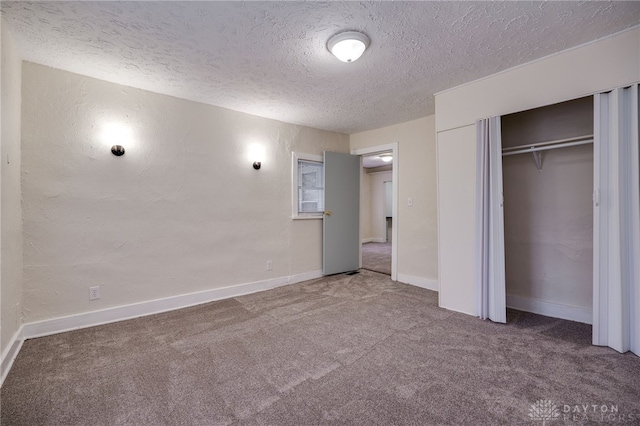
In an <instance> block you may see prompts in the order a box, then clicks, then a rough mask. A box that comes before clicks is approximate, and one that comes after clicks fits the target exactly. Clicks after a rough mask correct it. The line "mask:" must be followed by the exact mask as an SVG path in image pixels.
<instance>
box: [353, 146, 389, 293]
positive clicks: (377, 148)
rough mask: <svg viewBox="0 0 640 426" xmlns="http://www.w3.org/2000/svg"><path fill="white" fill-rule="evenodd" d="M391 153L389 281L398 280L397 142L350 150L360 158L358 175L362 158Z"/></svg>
mask: <svg viewBox="0 0 640 426" xmlns="http://www.w3.org/2000/svg"><path fill="white" fill-rule="evenodd" d="M388 151H391V152H392V153H393V165H392V169H391V176H392V179H393V184H392V185H391V186H392V188H393V195H392V199H391V203H392V204H393V205H392V208H393V227H392V228H391V279H392V280H393V281H397V280H398V170H399V169H400V162H399V158H398V142H393V143H389V144H384V145H376V146H371V147H366V148H359V149H352V150H351V154H352V155H359V156H360V173H362V156H366V155H371V154H376V153H379V152H388ZM360 194H361V196H360V214H362V180H360ZM359 256H360V267H362V227H361V228H360V254H359Z"/></svg>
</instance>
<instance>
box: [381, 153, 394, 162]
mask: <svg viewBox="0 0 640 426" xmlns="http://www.w3.org/2000/svg"><path fill="white" fill-rule="evenodd" d="M379 157H380V159H381V160H382V161H384V162H385V163H389V162H390V161H391V160H393V155H391V154H389V153H386V154H380V155H379Z"/></svg>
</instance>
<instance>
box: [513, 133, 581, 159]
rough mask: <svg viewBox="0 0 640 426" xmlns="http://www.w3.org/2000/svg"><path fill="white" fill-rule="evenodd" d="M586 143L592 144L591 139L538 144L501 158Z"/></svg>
mask: <svg viewBox="0 0 640 426" xmlns="http://www.w3.org/2000/svg"><path fill="white" fill-rule="evenodd" d="M588 143H593V138H591V139H583V140H580V141H576V142H565V143H555V144H553V145H543V146H540V144H538V146H535V145H534V146H532V147H531V148H523V149H519V150H516V151H509V152H503V153H502V156H503V157H505V156H507V155H516V154H526V153H531V152H538V151H547V150H550V149H557V148H566V147H568V146H576V145H586V144H588Z"/></svg>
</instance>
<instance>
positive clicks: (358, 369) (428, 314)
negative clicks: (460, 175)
mask: <svg viewBox="0 0 640 426" xmlns="http://www.w3.org/2000/svg"><path fill="white" fill-rule="evenodd" d="M508 317H509V322H508V324H507V325H499V324H494V323H491V322H488V321H481V320H479V319H477V318H473V317H470V316H467V315H463V314H459V313H456V312H451V311H447V310H444V309H441V308H438V307H437V294H436V293H434V292H432V291H429V290H424V289H421V288H417V287H412V286H409V285H405V284H400V283H394V282H392V281H391V280H390V279H389V277H387V276H386V275H382V274H378V273H375V272H369V271H364V270H363V271H361V272H360V273H359V274H356V275H352V276H347V275H336V276H331V277H326V278H322V279H317V280H312V281H307V282H304V283H299V284H295V285H290V286H285V287H281V288H277V289H274V290H270V291H265V292H261V293H257V294H253V295H247V296H243V297H237V298H234V299H229V300H224V301H219V302H213V303H209V304H205V305H200V306H196V307H192V308H188V309H183V310H179V311H174V312H169V313H164V314H159V315H154V316H149V317H144V318H139V319H135V320H130V321H124V322H119V323H115V324H110V325H104V326H99V327H92V328H88V329H83V330H77V331H72V332H67V333H63V334H58V335H53V336H49V337H43V338H38V339H32V340H28V341H26V342H25V343H24V346H23V347H22V350H21V352H20V354H19V356H18V357H17V359H16V361H15V364H14V366H13V369H12V370H11V372H10V373H9V375H8V377H7V379H6V381H5V383H4V385H3V387H2V390H1V402H0V403H1V408H2V413H1V420H2V425H3V426H5V425H125V424H126V425H229V424H233V425H240V424H242V425H296V426H300V425H436V424H437V425H474V426H475V425H519V424H522V425H542V424H543V422H542V421H541V420H540V419H542V418H543V417H544V416H547V417H546V418H547V420H548V419H550V418H551V417H549V416H553V417H558V418H557V419H555V420H553V421H547V422H546V424H547V425H560V424H571V425H575V424H602V422H601V421H600V414H601V413H600V410H601V408H598V409H597V412H596V411H592V408H591V405H594V404H595V405H597V406H598V407H602V406H606V407H608V408H607V409H608V410H610V409H611V408H612V406H614V407H615V409H616V410H617V411H616V414H615V415H616V416H618V417H616V418H617V419H618V420H616V421H620V416H626V417H625V419H626V421H625V422H624V424H638V422H640V420H638V421H635V420H634V421H632V422H629V419H634V417H630V416H636V417H635V419H640V398H639V395H640V358H638V357H636V356H634V355H632V354H624V355H623V354H619V353H617V352H615V351H613V350H611V349H608V348H601V347H594V346H591V345H590V334H591V327H590V326H588V325H584V324H579V323H574V322H570V321H563V320H558V319H553V318H547V317H542V316H537V315H532V314H526V313H521V312H516V311H510V312H509V315H508ZM538 400H545V401H547V400H548V401H551V403H552V404H554V405H555V406H556V408H555V409H553V407H552V406H549V407H547V408H545V407H546V406H545V407H542V406H539V408H540V409H539V410H538V411H535V412H534V411H531V408H532V404H535V403H536V401H538ZM585 404H588V405H589V407H587V409H586V411H585V412H584V413H581V412H578V413H576V412H575V406H576V405H579V406H582V405H585ZM565 405H567V406H569V407H570V411H573V412H570V413H564V406H565ZM541 410H542V411H541ZM545 410H547V411H545ZM578 410H582V408H578ZM545 413H546V414H545ZM582 414H584V415H582ZM530 415H535V416H538V417H536V418H532V417H530ZM570 415H571V416H578V417H574V418H569V417H567V416H570ZM576 419H577V421H576ZM605 422H606V423H609V424H612V423H614V422H613V421H611V420H606V421H605ZM621 423H622V422H621Z"/></svg>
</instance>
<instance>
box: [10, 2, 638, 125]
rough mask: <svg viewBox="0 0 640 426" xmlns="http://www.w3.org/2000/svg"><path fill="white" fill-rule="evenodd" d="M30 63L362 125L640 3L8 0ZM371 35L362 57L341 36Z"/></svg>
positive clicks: (595, 34) (290, 116)
mask: <svg viewBox="0 0 640 426" xmlns="http://www.w3.org/2000/svg"><path fill="white" fill-rule="evenodd" d="M1 7H2V15H3V17H4V20H5V23H6V24H7V25H8V26H9V29H10V32H11V33H12V35H13V38H14V39H15V42H16V45H17V46H18V49H19V51H20V52H21V54H22V57H23V59H25V60H28V61H32V62H36V63H40V64H44V65H49V66H52V67H55V68H60V69H64V70H68V71H72V72H75V73H79V74H85V75H88V76H91V77H96V78H100V79H103V80H108V81H112V82H115V83H119V84H123V85H127V86H133V87H138V88H142V89H147V90H151V91H154V92H159V93H164V94H168V95H173V96H177V97H180V98H185V99H191V100H194V101H199V102H204V103H207V104H212V105H218V106H222V107H226V108H230V109H233V110H237V111H243V112H247V113H250V114H255V115H259V116H263V117H268V118H273V119H277V120H281V121H285V122H289V123H295V124H301V125H306V126H311V127H316V128H319V129H326V130H334V131H338V132H344V133H353V132H357V131H362V130H368V129H374V128H378V127H383V126H387V125H390V124H396V123H400V122H404V121H407V120H411V119H415V118H419V117H423V116H426V115H429V114H433V113H434V98H433V93H434V92H438V91H441V90H444V89H447V88H450V87H453V86H456V85H459V84H461V83H464V82H468V81H471V80H475V79H478V78H480V77H483V76H487V75H490V74H493V73H496V72H498V71H501V70H504V69H506V68H510V67H513V66H515V65H518V64H522V63H525V62H529V61H531V60H534V59H536V58H540V57H543V56H546V55H549V54H551V53H554V52H557V51H560V50H564V49H567V48H569V47H572V46H576V45H579V44H582V43H585V42H588V41H591V40H594V39H597V38H600V37H603V36H606V35H608V34H612V33H615V32H618V31H620V30H623V29H625V28H628V27H630V26H633V25H635V24H637V23H638V22H639V21H640V3H638V2H513V1H511V2H33V3H32V2H25V1H20V2H7V1H2V4H1ZM344 30H358V31H362V32H364V33H366V34H367V35H368V36H369V38H370V39H371V46H370V47H369V49H368V50H367V51H366V52H365V54H364V55H363V56H362V58H361V59H360V60H358V61H357V62H354V63H350V64H347V63H343V62H340V61H338V60H337V59H336V58H334V57H333V56H332V55H331V54H330V53H329V52H328V51H327V49H326V42H327V40H328V39H329V37H331V36H332V35H333V34H335V33H337V32H341V31H344Z"/></svg>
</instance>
